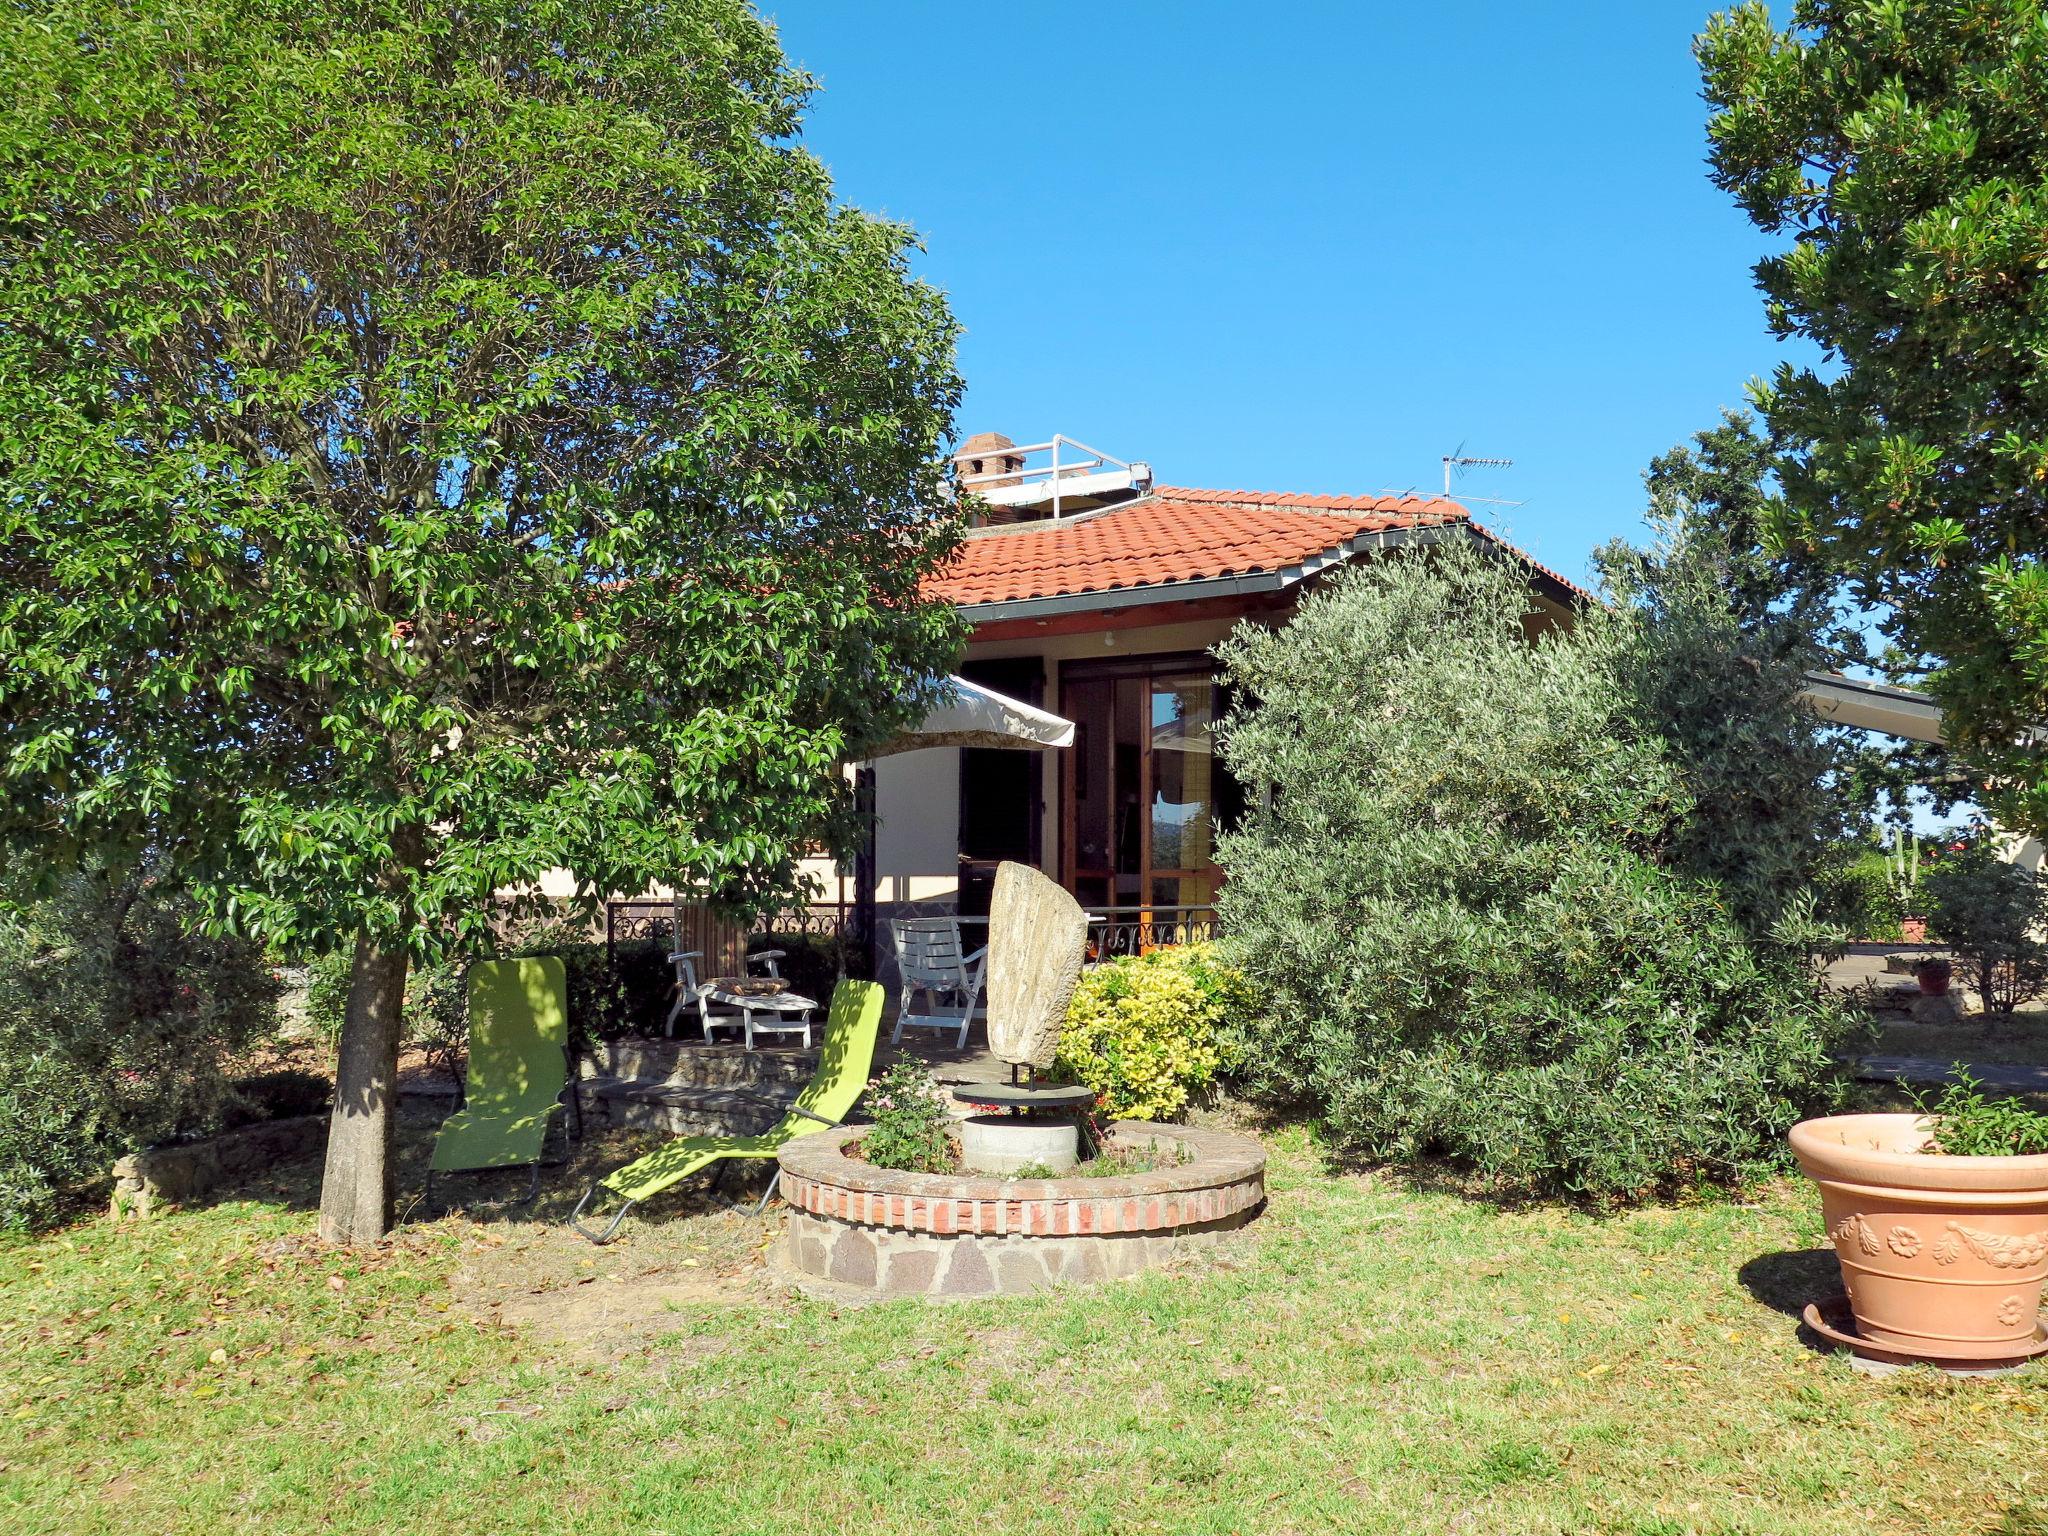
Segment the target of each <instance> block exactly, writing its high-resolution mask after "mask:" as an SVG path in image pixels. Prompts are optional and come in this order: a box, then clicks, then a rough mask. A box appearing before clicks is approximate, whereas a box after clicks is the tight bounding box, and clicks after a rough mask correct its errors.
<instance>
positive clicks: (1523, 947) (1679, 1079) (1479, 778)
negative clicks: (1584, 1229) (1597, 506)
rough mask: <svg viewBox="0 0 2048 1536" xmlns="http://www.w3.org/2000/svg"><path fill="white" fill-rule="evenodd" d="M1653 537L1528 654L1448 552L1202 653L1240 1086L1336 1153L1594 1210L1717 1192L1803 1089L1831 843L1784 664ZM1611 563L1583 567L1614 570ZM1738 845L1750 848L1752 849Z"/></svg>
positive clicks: (1516, 595)
mask: <svg viewBox="0 0 2048 1536" xmlns="http://www.w3.org/2000/svg"><path fill="white" fill-rule="evenodd" d="M1722 547H1723V546H1719V545H1717V543H1716V542H1715V541H1714V540H1713V539H1711V538H1709V537H1708V536H1707V535H1705V534H1701V533H1696V532H1694V531H1691V530H1688V529H1687V528H1685V527H1683V526H1680V527H1678V528H1674V529H1673V530H1671V532H1670V537H1669V539H1668V541H1667V543H1666V544H1665V545H1664V546H1663V547H1662V548H1660V549H1659V550H1657V551H1654V552H1651V553H1649V554H1636V555H1632V556H1631V557H1630V559H1629V561H1628V562H1627V564H1626V566H1625V568H1624V569H1623V570H1622V571H1621V572H1620V576H1621V578H1622V579H1621V580H1620V581H1619V583H1618V586H1619V588H1620V594H1621V596H1622V597H1623V601H1622V602H1620V603H1619V604H1618V605H1617V606H1616V607H1614V608H1612V609H1589V610H1587V611H1585V612H1583V613H1582V614H1581V615H1580V616H1579V619H1578V622H1577V623H1576V625H1575V626H1573V627H1571V628H1569V629H1563V630H1559V629H1550V630H1548V631H1546V632H1543V633H1541V634H1539V635H1538V636H1537V637H1536V638H1535V639H1534V640H1533V642H1532V641H1531V639H1530V638H1529V636H1528V634H1527V633H1526V631H1525V618H1526V617H1527V615H1528V612H1529V607H1530V599H1529V597H1528V594H1527V589H1526V586H1525V585H1524V580H1523V577H1522V575H1521V574H1520V573H1519V572H1518V571H1517V570H1515V569H1513V568H1511V567H1510V566H1509V565H1507V564H1506V563H1502V562H1493V561H1487V560H1485V559H1483V558H1481V557H1480V556H1478V555H1476V554H1474V553H1472V552H1470V551H1468V550H1466V549H1465V548H1464V547H1463V546H1447V547H1445V548H1443V549H1441V550H1439V551H1437V552H1435V553H1434V554H1417V555H1412V556H1396V557H1393V558H1389V559H1384V560H1381V561H1377V562H1375V563H1374V564H1373V565H1371V566H1369V567H1365V568H1361V569H1357V570H1354V571H1349V572H1346V573H1344V574H1342V575H1341V576H1339V577H1338V578H1337V579H1335V580H1333V581H1331V582H1329V583H1327V584H1326V585H1325V587H1324V588H1323V590H1322V591H1321V592H1320V593H1318V594H1317V595H1315V596H1313V597H1311V598H1309V599H1308V600H1307V601H1305V602H1304V603H1303V604H1302V606H1301V608H1300V609H1299V610H1298V612H1297V613H1296V615H1295V617H1294V619H1293V621H1292V622H1291V623H1290V624H1289V625H1288V626H1287V627H1286V628H1285V629H1283V630H1279V631H1267V630H1263V629H1257V628H1253V627H1251V626H1246V627H1244V628H1242V629H1240V630H1239V632H1238V633H1237V634H1236V635H1235V636H1234V637H1233V638H1232V639H1231V640H1230V642H1229V643H1228V644H1227V645H1225V646H1224V647H1223V648H1222V653H1221V654H1222V656H1223V659H1224V662H1225V664H1226V667H1227V669H1228V673H1229V678H1230V681H1231V683H1232V684H1233V686H1234V687H1235V689H1236V690H1237V692H1238V695H1239V697H1240V699H1241V700H1243V701H1244V702H1242V703H1241V704H1240V705H1239V706H1238V708H1237V709H1235V710H1234V711H1233V712H1232V714H1231V715H1230V717H1229V718H1228V719H1227V720H1226V721H1225V722H1224V725H1223V729H1222V750H1223V755H1224V758H1225V761H1226V762H1227V763H1228V765H1229V766H1230V768H1231V771H1232V772H1233V773H1235V774H1237V775H1238V776H1239V777H1240V778H1241V779H1242V780H1243V781H1244V782H1245V783H1246V785H1247V787H1248V790H1249V791H1250V793H1249V796H1248V798H1249V800H1250V802H1251V805H1252V810H1251V811H1250V813H1249V815H1248V816H1247V818H1246V821H1245V823H1244V825H1243V826H1242V828H1241V829H1240V830H1239V831H1237V832H1236V833H1235V834H1233V835H1231V836H1229V837H1227V838H1226V839H1225V840H1224V843H1223V849H1222V856H1223V863H1224V865H1225V867H1226V868H1227V869H1228V870H1229V872H1230V879H1229V880H1228V881H1227V882H1226V884H1225V885H1224V887H1223V889H1222V892H1221V894H1220V896H1219V906H1220V908H1221V916H1222V919H1223V925H1224V929H1225V932H1226V933H1227V935H1228V946H1227V947H1228V952H1229V954H1230V956H1231V958H1232V959H1233V960H1234V961H1235V962H1236V963H1237V964H1239V965H1240V966H1241V967H1242V968H1243V970H1244V972H1245V973H1246V975H1247V976H1248V977H1249V978H1250V981H1251V983H1252V985H1253V986H1254V987H1255V988H1256V989H1257V992H1258V994H1259V996H1260V998H1261V1001H1262V1008H1261V1010H1260V1012H1259V1013H1258V1015H1257V1016H1256V1017H1255V1018H1254V1019H1253V1020H1252V1021H1251V1024H1250V1027H1249V1028H1248V1030H1247V1032H1246V1038H1245V1041H1244V1056H1243V1061H1242V1064H1241V1066H1240V1068H1239V1072H1240V1075H1241V1076H1242V1077H1243V1078H1244V1080H1245V1081H1246V1083H1247V1085H1248V1086H1249V1087H1250V1088H1251V1089H1253V1090H1254V1091H1255V1092H1258V1093H1260V1094H1262V1095H1264V1096H1267V1097H1269V1098H1272V1099H1275V1100H1278V1101H1280V1102H1282V1103H1286V1104H1289V1105H1292V1106H1294V1107H1296V1108H1299V1109H1303V1110H1306V1111H1308V1112H1311V1113H1314V1114H1316V1115H1317V1116H1319V1117H1320V1118H1321V1119H1322V1120H1323V1122H1324V1123H1325V1124H1326V1125H1327V1127H1328V1128H1329V1130H1330V1132H1331V1134H1332V1137H1333V1140H1334V1142H1335V1144H1336V1146H1337V1148H1338V1149H1339V1150H1340V1151H1341V1152H1343V1153H1345V1154H1348V1155H1353V1156H1363V1157H1372V1158H1384V1159H1400V1160H1408V1159H1418V1158H1424V1157H1435V1156H1444V1157H1449V1158H1451V1159H1453V1160H1455V1161H1457V1162H1459V1163H1461V1164H1464V1165H1466V1166H1468V1167H1471V1168H1473V1169H1476V1170H1477V1171H1479V1172H1480V1173H1481V1174H1483V1175H1484V1176H1486V1177H1487V1178H1488V1179H1489V1180H1491V1181H1492V1182H1493V1183H1494V1184H1495V1185H1496V1186H1497V1187H1500V1188H1503V1189H1510V1190H1533V1191H1547V1192H1563V1193H1568V1194H1572V1195H1577V1196H1584V1197H1587V1198H1591V1199H1596V1200H1602V1201H1606V1200H1620V1199H1634V1198H1640V1197H1644V1196H1647V1195H1650V1194H1653V1193H1656V1192H1658V1191H1663V1190H1671V1189H1675V1188H1678V1187H1681V1186H1689V1185H1691V1184H1694V1183H1697V1182H1699V1181H1703V1180H1734V1179H1740V1178H1742V1177H1745V1176H1747V1175H1749V1174H1750V1173H1752V1172H1754V1171H1755V1170H1757V1169H1758V1168H1760V1167H1761V1166H1763V1165H1764V1164H1766V1163H1767V1162H1770V1161H1772V1160H1774V1159H1775V1158H1776V1157H1777V1156H1778V1155H1779V1154H1778V1139H1779V1136H1780V1134H1781V1133H1782V1132H1783V1131H1784V1130H1785V1129H1786V1128H1787V1127H1788V1126H1789V1125H1790V1124H1791V1123H1792V1122H1793V1121H1794V1120H1795V1119H1797V1118H1798V1117H1799V1115H1800V1113H1801V1112H1802V1111H1803V1110H1805V1109H1807V1108H1809V1107H1811V1106H1813V1105H1815V1104H1816V1103H1820V1102H1824V1101H1825V1100H1826V1099H1827V1097H1828V1093H1829V1086H1828V1085H1829V1083H1830V1079H1831V1068H1830V1061H1829V1048H1830V1046H1831V1045H1832V1044H1833V1043H1834V1041H1835V1040H1836V1039H1837V1038H1838V1037H1839V1035H1840V1033H1841V1031H1842V1030H1843V1028H1844V1027H1845V1023H1844V1016H1843V1015H1842V1013H1841V1012H1840V1010H1839V1008H1838V1006H1837V1005H1836V1004H1834V1003H1833V1002H1831V1001H1829V1000H1828V999H1827V998H1826V997H1825V996H1824V995H1823V994H1822V993H1821V991H1820V989H1819V988H1818V986H1817V985H1816V983H1815V979H1814V977H1813V975H1812V972H1811V968H1810V959H1811V955H1812V953H1813V950H1814V948H1815V947H1816V945H1819V944H1822V943H1823V942H1824V941H1825V940H1826V938H1827V937H1828V936H1827V935H1823V934H1819V933H1817V932H1816V931H1815V927H1814V923H1813V919H1812V912H1813V896H1812V891H1811V885H1812V881H1813V878H1814V875H1815V873H1816V872H1817V871H1818V870H1819V869H1820V868H1821V867H1822V865H1823V863H1824V861H1825V859H1826V857H1827V850H1828V848H1829V847H1830V845H1832V844H1836V843H1838V842H1839V840H1840V834H1841V816H1840V807H1839V805H1838V804H1836V803H1835V802H1833V801H1832V800H1831V798H1830V796H1829V795H1828V794H1827V793H1826V792H1825V790H1824V789H1823V788H1822V787H1821V784H1822V781H1823V780H1824V779H1825V777H1826V774H1827V769H1828V767H1829V763H1830V753H1829V746H1828V742H1827V740H1826V739H1825V738H1823V737H1822V736H1820V735H1819V733H1818V731H1817V727H1816V725H1815V722H1814V720H1813V717H1812V716H1811V715H1810V714H1808V713H1807V712H1806V711H1805V710H1804V709H1803V707H1802V706H1801V705H1800V703H1799V699H1798V695H1799V689H1800V686H1801V682H1800V678H1801V674H1802V673H1803V670H1804V664H1805V658H1806V656H1807V654H1808V653H1809V646H1808V644H1806V643H1804V642H1802V641H1801V640H1800V638H1799V637H1798V636H1796V635H1790V636H1788V635H1785V634H1781V633H1778V632H1777V629H1776V625H1777V624H1779V623H1780V622H1783V623H1791V622H1795V621H1794V620H1792V619H1782V620H1781V619H1777V618H1774V617H1772V616H1770V615H1768V614H1755V613H1751V614H1746V615H1742V614H1738V613H1737V612H1736V611H1734V609H1733V608H1732V607H1731V605H1730V603H1729V601H1728V597H1727V592H1728V586H1727V583H1726V581H1725V580H1724V577H1725V570H1724V569H1723V566H1722V564H1721V562H1720V561H1719V560H1718V559H1717V551H1718V550H1719V549H1720V548H1722ZM1619 563H1620V562H1619V561H1616V560H1613V559H1610V566H1613V565H1616V564H1619ZM1752 823H1753V824H1752Z"/></svg>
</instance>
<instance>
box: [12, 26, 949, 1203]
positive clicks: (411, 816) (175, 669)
mask: <svg viewBox="0 0 2048 1536" xmlns="http://www.w3.org/2000/svg"><path fill="white" fill-rule="evenodd" d="M0 81H4V83H5V86H6V94H7V97H8V99H9V100H10V101H11V102H12V103H13V107H12V109H11V110H10V112H9V113H8V116H7V120H6V122H5V124H4V126H0V786H4V787H0V830H4V832H5V833H6V834H7V836H8V837H9V839H10V841H11V848H10V857H14V858H22V857H33V858H36V859H41V860H45V861H48V862H50V863H51V864H52V866H53V867H55V866H57V865H61V864H62V863H63V862H65V861H67V860H73V859H77V858H80V857H82V856H85V855H87V854H88V853H91V854H93V855H95V856H100V857H119V856H124V855H128V854H133V853H135V852H137V851H140V850H143V849H152V850H154V854H153V856H154V858H155V859H156V865H157V867H158V868H160V869H168V870H171V871H173V872H175V874H176V875H177V876H178V877H180V878H181V879H182V880H184V881H185V882H187V883H189V885H190V886H191V887H192V888H193V890H194V891H195V892H196V893H197V895H198V896H199V898H200V900H201V901H202V903H203V905H204V909H205V911H206V912H207V913H208V914H209V918H210V921H211V922H212V923H213V924H214V925H215V926H217V927H219V928H222V929H229V930H234V931H238V932H242V933H247V934H250V935H256V936H260V937H262V938H264V939H266V940H268V941H272V942H275V943H278V944H281V945H284V946H287V947H294V948H302V949H313V950H319V949H326V948H331V947H333V946H343V947H346V948H347V949H348V950H349V951H350V953H351V955H352V969H351V980H350V988H349V996H348V1003H347V1009H346V1022H345V1026H344V1029H343V1032H342V1037H341V1044H340V1052H339V1055H340V1060H339V1070H338V1080H337V1097H336V1115H335V1119H334V1129H333V1133H332V1139H331V1142H330V1146H329V1152H328V1160H327V1170H326V1181H325V1188H324V1191H323V1194H322V1207H321V1230H322V1232H323V1234H324V1235H325V1236H326V1237H327V1238H328V1239H330V1240H333V1241H343V1242H351V1241H366V1240H372V1239H375V1238H376V1237H378V1236H379V1235H380V1234H382V1233H383V1232H384V1231H385V1230H386V1229H387V1227H388V1225H389V1222H390V1219H391V1211H392V1196H393V1184H392V1151H393V1121H392V1111H393V1102H394V1076H395V1059H396V1049H397V1030H398V1026H399V1017H400V1011H401V1008H402V1005H403V999H404V990H405V978H406V974H407V968H408V965H409V964H412V963H417V962H421V961H425V960H428V959H431V958H433V957H434V956H435V955H436V954H438V953H441V952H444V951H446V950H447V949H448V948H450V947H451V946H458V947H459V946H461V945H463V944H465V943H467V942H469V941H470V940H472V939H473V938H474V937H475V936H477V935H478V934H479V933H480V932H481V931H482V930H483V928H484V927H485V925H486V924H487V923H488V922H489V920H490V912H489V908H490V903H491V898H492V895H493V893H494V892H501V891H505V890H508V889H510V890H521V889H528V888H530V887H531V886H532V883H533V882H534V881H535V880H536V878H537V877H538V876H540V875H541V874H542V873H543V872H544V871H547V870H549V869H554V868H567V869H570V870H573V871H574V872H575V875H576V876H577V878H578V881H579V882H580V886H579V888H580V890H581V891H582V892H583V893H584V894H585V895H586V896H588V895H590V894H592V893H596V892H602V891H607V890H612V891H616V890H638V889H642V888H644V886H645V884H646V883H647V882H648V881H649V880H661V881H664V882H669V883H674V884H678V885H681V886H684V887H687V888H690V889H693V890H697V891H701V892H704V893H706V894H708V895H709V896H712V897H714V898H716V899H717V900H718V901H720V902H721V903H724V904H726V905H727V906H729V907H732V908H734V909H735V910H740V911H744V910H747V909H751V908H757V907H759V906H761V905H763V904H766V903H768V902H771V901H774V900H777V899H780V898H782V897H784V896H786V895H789V894H793V893H794V892H795V890H796V889H797V886H798V876H797V869H798V865H797V859H798V856H799V854H800V853H801V852H802V851H804V850H806V849H809V848H824V849H828V850H833V849H837V850H843V849H845V848H847V847H848V846H849V844H850V841H851V838H852V835H853V828H854V825H855V817H854V808H853V806H852V803H851V797H850V795H849V793H848V791H847V788H846V786H845V785H844V783H843V782H842V780H841V777H840V775H839V773H838V771H837V768H836V765H838V764H840V763H842V762H844V761H845V760H847V759H849V758H853V757H858V756H860V755H861V754H862V753H863V752H864V751H865V750H866V749H867V748H868V747H870V746H872V745H873V744H874V743H875V742H876V741H877V740H878V738H880V737H881V736H883V735H885V734H887V733H889V732H891V731H893V730H894V729H896V728H897V727H898V726H899V725H900V724H901V722H902V721H903V720H904V719H905V718H907V717H908V716H910V715H912V714H914V713H916V712H917V711H918V710H919V709H920V708H921V707H922V705H923V702H924V697H923V695H924V693H925V691H926V689H927V687H928V679H930V678H931V677H932V676H933V675H934V674H937V673H943V671H944V670H945V668H946V666H947V664H948V663H949V661H950V660H951V658H952V655H953V653H954V651H955V649H956V646H957V637H956V634H955V621H954V620H953V618H952V616H951V615H950V613H949V612H947V611H945V610H943V609H941V608H938V607H935V606H933V605H931V604H928V603H926V602H925V601H923V600H922V599H921V597H920V582H921V581H922V579H923V578H924V576H925V575H926V574H927V573H928V572H929V571H930V570H931V569H932V568H933V567H934V565H935V563H937V562H938V561H940V560H942V559H943V558H944V557H945V556H946V554H947V552H948V550H949V549H950V548H951V546H952V543H953V541H954V539H955V537H956V536H957V535H956V529H955V527H954V526H953V525H952V523H951V522H950V521H949V520H948V519H946V518H944V517H936V516H934V515H933V514H932V512H931V508H932V507H934V506H935V505H937V504H938V497H937V495H936V492H937V490H938V488H939V484H940V480H939V477H940V472H941V461H940V458H939V449H940V445H941V443H942V441H943V439H944V437H945V435H946V433H947V431H948V430H949V425H950V416H951V410H952V407H953V405H954V404H955V403H956V400H957V396H958V392H959V383H958V379H957V376H956V374H955V372H954V368H953V362H952V342H953V331H954V328H953V325H952V322H951V320H950V318H949V316H948V314H947V311H946V308H945V306H944V303H943V300H942V299H941V297H940V296H939V295H938V294H937V293H936V292H934V291H933V290H931V289H930V288H928V287H926V286H925V285H923V284H921V283H919V282H917V281H915V280H914V279H913V278H912V277H911V276H910V275H909V273H908V270H907V253H908V249H909V238H910V237H909V236H908V234H907V232H906V231H905V230H904V229H902V228H900V227H898V226H895V225H892V224H888V223H885V222H881V221H878V220H876V219H874V218H872V217H868V216H866V215H863V214H862V213H860V212H858V211H856V210H853V209H850V208H847V207H844V206H841V205H838V204H836V203H835V202H834V201H833V198H832V195H831V188H830V185H829V180H828V178H827V176H826V174H825V172H824V170H823V169H822V168H821V167H820V165H819V164H818V162H817V161H816V160H815V159H814V158H812V157H811V156H810V155H808V154H807V153H806V152H804V151H803V149H802V148H801V147H800V146H799V145H798V144H797V143H796V135H797V134H798V131H799V127H800V113H801V110H802V107H803V105H804V103H805V100H806V97H807V95H808V93H809V91H810V89H811V85H810V82H809V81H808V80H807V79H806V78H805V77H804V76H803V75H802V74H801V73H800V72H798V71H796V70H794V69H792V68H791V67H790V66H789V65H788V64H787V63H786V62H785V61H784V59H783V57H782V54H781V52H780V50H779V48H778V45H777V42H776V39H775V36H774V33H773V31H772V30H771V29H770V28H769V27H768V26H767V25H766V24H765V23H763V22H762V21H761V19H760V18H759V17H758V16H756V15H755V14H754V12H753V11H752V10H750V9H749V8H748V7H747V6H746V5H744V4H742V3H740V0H666V3H661V4H656V3H652V0H619V3H615V4H607V5H584V4H569V3H563V0H465V3H463V4H461V5H455V4H450V3H444V0H413V3H401V0H292V3H289V4H286V3H284V0H131V3H125V4H120V5H113V6H107V5H99V4H87V3H84V0H26V3H24V4H23V5H21V6H18V7H16V8H15V9H14V11H13V12H12V13H11V14H10V18H9V22H8V25H7V27H6V28H5V29H0Z"/></svg>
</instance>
